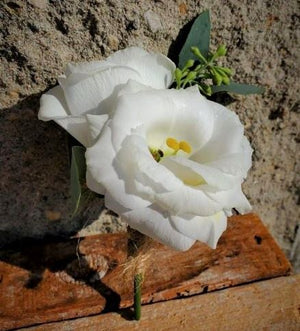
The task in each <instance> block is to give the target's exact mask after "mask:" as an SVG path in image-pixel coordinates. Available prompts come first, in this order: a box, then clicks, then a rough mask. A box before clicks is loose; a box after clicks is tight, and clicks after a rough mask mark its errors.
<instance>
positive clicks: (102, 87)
mask: <svg viewBox="0 0 300 331" xmlns="http://www.w3.org/2000/svg"><path fill="white" fill-rule="evenodd" d="M174 70H175V65H174V63H173V62H172V61H171V60H169V59H168V58H167V57H165V56H164V55H162V54H150V53H148V52H146V51H145V50H143V49H141V48H138V47H130V48H127V49H124V50H121V51H118V52H116V53H114V54H113V55H111V56H110V57H108V58H107V59H106V60H105V61H95V62H89V63H81V64H68V65H67V68H66V72H65V75H64V76H61V77H60V78H59V79H58V81H59V84H60V85H59V86H57V87H54V88H53V89H51V90H50V91H48V92H47V93H45V94H44V95H43V96H42V98H41V107H40V111H39V114H38V117H39V119H41V120H44V121H49V120H54V121H55V122H57V123H58V124H59V125H61V126H62V127H63V128H64V129H66V130H67V131H68V132H69V133H70V134H71V135H73V136H74V137H75V138H76V139H77V140H78V141H80V142H81V143H82V144H83V145H84V146H89V145H90V144H91V141H90V135H89V129H88V122H90V121H91V119H92V123H93V126H96V129H97V130H99V129H101V128H102V126H103V125H104V123H105V122H106V120H107V118H108V115H107V114H108V113H109V111H110V108H111V107H112V103H113V102H114V95H115V94H116V93H117V92H118V91H119V90H120V89H121V88H122V86H123V85H124V84H125V83H127V81H128V80H129V79H132V80H135V81H137V82H139V83H142V84H144V85H148V86H150V87H153V88H158V89H159V88H161V89H163V88H168V87H169V86H170V84H171V83H172V80H173V72H174ZM95 114H97V115H101V116H97V117H96V118H95Z"/></svg>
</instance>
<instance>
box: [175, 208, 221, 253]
mask: <svg viewBox="0 0 300 331" xmlns="http://www.w3.org/2000/svg"><path fill="white" fill-rule="evenodd" d="M170 220H171V223H172V225H173V226H174V227H175V229H176V230H178V231H179V232H181V233H182V234H183V235H185V236H187V237H189V238H192V239H195V240H199V241H201V242H203V243H206V244H208V245H209V246H210V247H211V248H216V246H217V242H218V240H219V238H220V237H221V235H222V233H223V232H224V231H225V230H226V226H227V217H226V215H225V214H224V212H222V211H221V212H219V213H216V214H214V215H212V216H207V217H200V216H195V217H192V218H184V217H178V216H171V217H170Z"/></svg>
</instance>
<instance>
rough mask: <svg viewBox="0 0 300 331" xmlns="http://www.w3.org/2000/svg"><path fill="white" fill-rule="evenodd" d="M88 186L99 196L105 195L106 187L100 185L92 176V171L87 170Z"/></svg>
mask: <svg viewBox="0 0 300 331" xmlns="http://www.w3.org/2000/svg"><path fill="white" fill-rule="evenodd" d="M86 185H87V187H88V188H89V189H90V190H91V191H94V192H96V193H98V194H101V195H104V194H105V191H106V190H105V187H104V186H103V185H101V184H100V183H98V182H97V181H96V180H95V179H94V178H93V176H92V174H91V171H90V169H89V168H87V171H86Z"/></svg>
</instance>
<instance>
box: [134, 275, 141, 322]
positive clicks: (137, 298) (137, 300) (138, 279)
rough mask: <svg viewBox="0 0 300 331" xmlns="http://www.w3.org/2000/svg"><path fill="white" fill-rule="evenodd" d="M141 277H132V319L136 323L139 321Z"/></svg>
mask: <svg viewBox="0 0 300 331" xmlns="http://www.w3.org/2000/svg"><path fill="white" fill-rule="evenodd" d="M142 283H143V275H142V274H136V275H134V317H135V319H136V320H137V321H139V320H140V319H141V308H142V305H141V299H142Z"/></svg>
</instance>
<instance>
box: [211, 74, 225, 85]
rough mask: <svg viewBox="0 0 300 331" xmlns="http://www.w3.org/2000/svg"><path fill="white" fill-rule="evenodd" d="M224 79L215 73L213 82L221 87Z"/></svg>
mask: <svg viewBox="0 0 300 331" xmlns="http://www.w3.org/2000/svg"><path fill="white" fill-rule="evenodd" d="M222 81H223V77H222V76H221V75H219V74H218V73H217V72H216V71H214V76H213V82H214V84H215V85H217V86H219V85H221V84H222Z"/></svg>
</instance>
